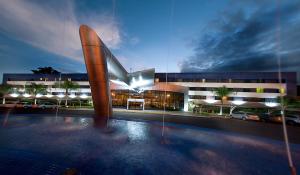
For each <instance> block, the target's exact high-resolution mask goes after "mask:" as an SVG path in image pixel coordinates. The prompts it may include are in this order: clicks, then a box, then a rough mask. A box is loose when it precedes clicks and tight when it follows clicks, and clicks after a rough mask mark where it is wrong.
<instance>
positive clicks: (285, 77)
mask: <svg viewBox="0 0 300 175" xmlns="http://www.w3.org/2000/svg"><path fill="white" fill-rule="evenodd" d="M167 76H168V83H165V81H166V79H165V77H166V74H164V73H154V72H153V76H152V78H151V76H148V78H147V81H148V82H147V83H148V84H147V83H144V82H146V81H144V80H146V78H139V75H135V76H133V77H135V78H134V79H135V80H133V77H132V78H131V79H132V80H133V81H132V82H134V84H133V85H132V84H129V85H127V84H126V83H124V82H119V81H116V80H112V81H111V82H110V88H111V97H112V105H113V107H115V108H126V105H127V100H128V99H144V103H145V104H144V105H145V109H163V107H164V101H165V100H166V109H167V110H183V109H186V110H187V106H188V103H194V104H202V103H203V104H204V103H205V104H208V103H209V102H213V103H215V104H218V103H219V98H218V97H216V95H215V93H214V92H213V91H214V90H215V88H217V87H221V86H223V85H225V86H226V87H227V88H229V89H231V90H232V91H233V93H232V94H230V95H229V97H228V98H227V100H228V102H229V103H231V104H233V105H234V104H237V105H254V106H255V105H256V106H259V105H261V106H265V105H266V104H268V105H269V104H270V105H274V103H275V102H276V98H277V97H278V96H279V95H280V93H282V94H283V95H289V96H296V94H297V89H296V73H294V72H284V73H282V84H280V83H279V82H278V78H277V73H276V72H238V73H168V74H167ZM60 77H61V81H65V80H69V81H74V82H76V83H78V84H79V85H80V88H79V89H78V90H75V91H70V92H69V100H70V103H71V102H72V101H73V102H76V101H78V100H81V101H82V103H84V102H85V101H86V102H88V101H89V100H90V98H91V91H90V87H89V82H88V78H87V74H61V75H36V74H4V76H3V83H4V84H11V85H14V86H17V87H20V89H19V92H18V93H19V96H18V97H17V98H14V97H11V96H10V95H7V98H8V99H7V101H9V100H16V99H18V98H25V97H23V96H22V93H23V92H22V88H23V89H24V86H25V85H26V84H29V83H32V82H35V83H41V84H44V85H47V86H48V95H47V96H46V95H45V94H44V95H43V96H42V97H40V98H39V99H41V100H49V99H57V98H58V95H59V94H61V93H63V92H64V89H59V88H55V87H54V84H55V83H56V82H58V81H59V79H60ZM140 80H141V81H144V82H140ZM150 80H151V81H150ZM149 82H150V83H149ZM130 85H132V86H130ZM138 85H142V86H141V88H138ZM133 87H134V88H133ZM165 91H166V92H165ZM49 93H50V94H51V95H50V96H49ZM71 95H72V96H71ZM71 97H72V98H71ZM29 98H30V97H29ZM31 98H32V97H31ZM64 98H65V97H63V98H61V99H64ZM140 105H141V103H138V102H136V103H134V102H131V103H130V106H129V108H130V109H141V106H140Z"/></svg>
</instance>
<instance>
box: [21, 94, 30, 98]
mask: <svg viewBox="0 0 300 175" xmlns="http://www.w3.org/2000/svg"><path fill="white" fill-rule="evenodd" d="M30 96H31V95H30V94H28V93H25V94H23V97H25V98H28V97H30Z"/></svg>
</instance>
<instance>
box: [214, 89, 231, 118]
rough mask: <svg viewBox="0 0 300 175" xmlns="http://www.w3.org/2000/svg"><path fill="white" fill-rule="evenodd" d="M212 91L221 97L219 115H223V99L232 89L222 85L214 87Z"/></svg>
mask: <svg viewBox="0 0 300 175" xmlns="http://www.w3.org/2000/svg"><path fill="white" fill-rule="evenodd" d="M214 93H215V94H216V95H217V96H218V97H220V99H221V107H220V115H223V105H224V101H226V100H227V97H228V95H230V94H231V93H232V90H230V89H228V88H227V87H226V86H222V87H218V88H216V89H215V91H214Z"/></svg>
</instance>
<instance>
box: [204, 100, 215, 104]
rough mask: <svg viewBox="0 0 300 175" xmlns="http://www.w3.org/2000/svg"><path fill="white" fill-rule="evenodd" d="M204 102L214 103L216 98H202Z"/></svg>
mask: <svg viewBox="0 0 300 175" xmlns="http://www.w3.org/2000/svg"><path fill="white" fill-rule="evenodd" d="M204 101H205V102H206V103H210V104H212V103H216V102H217V100H213V99H206V100H204Z"/></svg>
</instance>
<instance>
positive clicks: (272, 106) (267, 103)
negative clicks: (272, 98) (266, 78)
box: [265, 102, 278, 108]
mask: <svg viewBox="0 0 300 175" xmlns="http://www.w3.org/2000/svg"><path fill="white" fill-rule="evenodd" d="M265 105H266V106H268V107H271V108H274V107H276V106H278V103H275V102H265Z"/></svg>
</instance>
